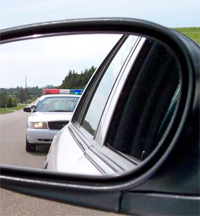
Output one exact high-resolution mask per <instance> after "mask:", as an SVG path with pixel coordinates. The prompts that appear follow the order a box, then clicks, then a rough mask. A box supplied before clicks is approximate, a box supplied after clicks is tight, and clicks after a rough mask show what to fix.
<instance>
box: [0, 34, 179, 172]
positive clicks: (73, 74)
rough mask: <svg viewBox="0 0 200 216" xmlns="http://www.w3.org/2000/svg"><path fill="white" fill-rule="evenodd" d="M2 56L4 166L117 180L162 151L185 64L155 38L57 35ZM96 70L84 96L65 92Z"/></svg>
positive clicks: (0, 148)
mask: <svg viewBox="0 0 200 216" xmlns="http://www.w3.org/2000/svg"><path fill="white" fill-rule="evenodd" d="M115 44H116V45H115ZM113 47H114V49H113ZM108 53H109V55H108V56H107V54H108ZM0 56H1V58H0V65H1V72H0V74H1V81H0V97H1V98H0V105H1V108H0V110H1V115H0V154H1V156H0V163H1V164H8V165H15V166H16V165H17V166H23V167H32V168H45V169H47V170H51V171H59V172H68V173H78V174H86V175H87V174H88V175H106V174H108V175H110V174H111V175H118V174H119V173H123V172H124V171H130V170H131V169H134V168H135V167H138V166H139V165H140V164H141V163H142V162H143V161H144V160H145V159H147V158H149V156H151V155H152V153H153V152H154V151H155V150H156V149H157V148H159V146H160V145H161V142H160V141H161V140H162V138H164V137H165V136H166V135H167V131H168V129H169V126H170V124H171V122H172V120H173V117H174V115H175V111H176V109H177V106H178V101H179V96H180V88H181V86H180V68H179V64H178V62H177V60H176V58H175V57H174V55H173V54H172V51H171V50H170V48H169V47H167V46H166V45H164V44H163V43H161V42H158V41H156V40H153V39H149V38H144V37H139V36H127V35H124V36H121V35H103V34H100V35H98V34H95V35H91V34H90V35H76V36H56V37H49V38H42V39H35V40H27V41H20V42H15V43H10V44H9V43H8V44H4V45H1V48H0ZM106 56H107V59H106V61H103V60H104V58H105V57H106ZM102 62H103V63H102ZM101 63H102V65H101ZM100 65H101V66H100ZM99 66H100V67H99ZM98 67H99V69H98V70H97V73H96V75H95V76H94V77H93V79H92V80H91V85H89V86H88V88H87V89H86V90H85V92H84V95H83V96H80V95H77V94H66V91H68V90H66V89H71V88H73V89H83V88H84V87H85V85H86V84H87V82H88V80H89V79H90V77H91V75H92V74H93V72H94V70H95V68H98ZM45 88H51V89H52V88H53V89H54V90H52V91H54V94H45V95H43V96H41V95H42V92H43V89H45ZM55 89H56V90H55ZM59 89H62V90H59ZM61 92H62V93H63V94H60V93H61ZM58 93H59V94H58ZM81 97H82V100H81V99H80V98H81ZM78 101H79V105H78V108H77V109H76V108H75V107H76V106H77V104H78ZM23 107H25V108H24V111H25V112H23V110H18V111H17V109H20V108H21V109H22V108H23ZM74 110H76V115H75V116H74V118H73V121H72V124H70V125H68V122H69V121H70V119H71V118H72V115H73V112H74ZM5 113H6V114H5ZM27 119H28V120H27ZM66 125H67V126H66ZM50 146H51V147H50ZM49 147H50V149H49Z"/></svg>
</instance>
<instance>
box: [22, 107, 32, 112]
mask: <svg viewBox="0 0 200 216" xmlns="http://www.w3.org/2000/svg"><path fill="white" fill-rule="evenodd" d="M31 108H32V107H24V109H23V111H24V112H31Z"/></svg>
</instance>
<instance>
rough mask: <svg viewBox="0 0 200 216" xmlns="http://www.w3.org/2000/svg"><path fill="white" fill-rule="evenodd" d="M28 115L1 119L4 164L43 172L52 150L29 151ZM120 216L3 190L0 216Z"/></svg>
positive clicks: (0, 154)
mask: <svg viewBox="0 0 200 216" xmlns="http://www.w3.org/2000/svg"><path fill="white" fill-rule="evenodd" d="M27 116H28V114H27V113H24V112H23V111H22V110H20V111H16V112H14V113H10V114H4V115H0V163H1V164H7V165H15V166H23V167H32V168H42V166H43V162H44V158H45V155H46V153H47V152H48V148H47V147H46V148H45V147H44V148H38V149H37V150H38V152H37V153H27V152H26V151H25V137H26V120H27ZM36 215H40V216H61V215H62V216H65V215H67V216H68V215H69V216H73V215H76V216H116V215H117V214H112V213H108V212H102V211H96V210H90V209H85V208H80V207H76V206H72V205H66V204H63V203H58V202H54V201H48V200H44V199H38V198H35V197H30V196H26V195H22V194H18V193H15V192H11V191H7V190H4V189H1V190H0V216H36Z"/></svg>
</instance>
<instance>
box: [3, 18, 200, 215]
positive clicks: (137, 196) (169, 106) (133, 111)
mask: <svg viewBox="0 0 200 216" xmlns="http://www.w3.org/2000/svg"><path fill="white" fill-rule="evenodd" d="M105 32H106V33H116V34H123V35H124V36H122V38H121V39H120V40H119V42H118V43H117V44H116V45H115V47H113V49H112V50H111V52H110V53H109V54H108V56H107V57H106V58H105V60H104V61H103V62H102V64H101V66H100V67H99V68H98V70H97V71H96V73H95V74H94V75H93V77H92V79H91V81H90V82H89V84H88V85H87V88H86V89H85V91H84V94H83V95H82V97H81V100H80V101H79V103H78V106H77V107H76V110H75V112H74V114H73V117H72V119H71V121H70V122H69V124H68V125H67V126H66V127H65V128H63V129H62V130H61V131H60V132H59V133H58V134H57V135H56V137H55V138H54V140H53V145H52V148H51V150H50V154H52V153H51V151H52V152H54V154H52V155H51V156H50V158H49V161H48V164H47V168H48V167H49V168H50V170H51V169H52V170H53V169H54V167H55V169H54V170H56V169H58V171H63V172H65V173H63V172H52V171H48V170H47V171H46V170H32V169H26V168H18V167H10V166H6V165H2V167H1V172H0V179H1V186H2V187H4V188H6V189H10V190H14V191H17V192H20V193H25V194H29V195H33V196H37V197H43V198H47V199H51V200H52V199H53V200H56V201H61V202H65V203H69V204H75V205H79V206H84V207H89V208H95V209H99V210H105V211H111V212H116V213H125V214H130V215H199V204H200V196H199V194H200V193H199V176H200V175H199V174H200V166H199V164H200V163H199V162H200V157H199V155H200V154H199V153H200V149H199V107H200V103H199V98H200V91H199V52H200V47H199V45H197V44H196V43H195V42H193V41H192V40H190V39H188V38H187V37H185V36H184V35H181V34H180V33H178V32H175V31H173V30H171V29H168V28H165V27H162V26H160V25H157V24H154V23H150V22H148V21H144V20H135V19H127V18H123V19H121V18H120V19H118V18H99V19H80V20H67V21H63V22H61V21H57V22H52V23H51V22H48V23H41V24H35V25H31V26H24V27H20V28H14V29H8V30H4V31H2V32H1V39H0V40H1V41H2V43H8V42H13V41H16V40H23V39H24V38H26V39H27V38H28V39H30V38H33V37H34V35H36V34H37V35H41V36H42V37H48V36H52V35H53V36H54V35H63V34H70V35H71V34H91V33H94V34H96V33H105ZM132 35H133V36H134V37H135V39H136V40H135V41H133V40H131V41H129V38H130V39H131V38H132ZM127 42H128V43H127ZM129 42H130V43H129ZM124 45H125V49H123V47H124ZM121 50H123V51H122V52H121ZM124 51H125V52H124ZM126 51H127V52H126ZM118 54H119V55H118ZM116 56H119V58H116ZM113 62H116V63H117V64H114V65H113ZM111 68H112V69H111ZM109 71H110V72H111V74H110V73H109ZM112 72H114V73H112ZM109 75H111V76H109ZM59 140H60V141H59ZM64 145H65V146H64ZM56 148H58V150H56ZM71 148H72V149H74V151H75V150H76V149H78V151H77V152H76V153H77V154H71V153H72V152H70V151H69V152H68V151H66V150H70V149H71ZM60 150H61V151H63V152H61V153H63V154H62V155H61V154H60ZM55 156H58V159H56V158H55ZM63 157H66V158H68V160H69V163H67V161H66V160H64V158H63ZM51 160H52V161H51ZM59 160H60V161H59ZM84 161H87V163H90V165H91V166H90V168H91V167H92V169H90V170H91V171H88V169H87V167H84V170H83V171H82V172H80V173H78V174H77V172H76V171H75V172H74V173H75V174H74V173H71V170H72V169H73V170H76V169H79V170H81V169H83V166H86V163H83V162H84ZM59 162H61V163H59ZM50 163H51V164H52V165H51V166H50ZM65 163H66V165H65ZM59 164H62V165H63V166H64V168H62V169H64V170H59V166H58V165H59ZM81 167H82V168H81ZM70 169H71V170H70ZM69 171H70V173H69ZM89 172H90V173H94V172H95V173H98V174H99V175H100V176H99V175H96V174H95V175H92V176H89V175H88V174H90V173H89ZM86 174H87V175H86Z"/></svg>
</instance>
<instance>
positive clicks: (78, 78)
mask: <svg viewBox="0 0 200 216" xmlns="http://www.w3.org/2000/svg"><path fill="white" fill-rule="evenodd" d="M95 70H96V68H95V67H94V66H92V67H91V68H90V69H85V70H84V71H82V72H81V73H77V72H75V71H74V70H70V71H69V73H68V75H67V76H66V77H65V79H64V80H63V81H62V84H61V85H60V86H59V88H62V89H69V88H74V89H84V88H85V86H86V84H87V83H88V81H89V79H90V77H91V76H92V75H93V73H94V71H95Z"/></svg>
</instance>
